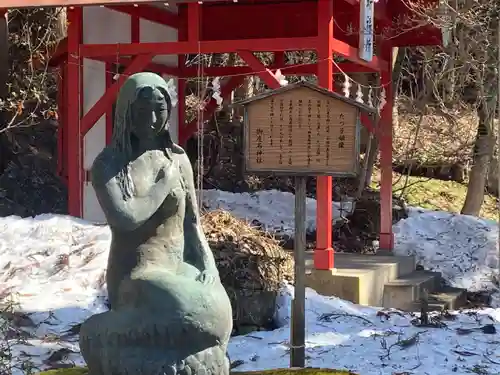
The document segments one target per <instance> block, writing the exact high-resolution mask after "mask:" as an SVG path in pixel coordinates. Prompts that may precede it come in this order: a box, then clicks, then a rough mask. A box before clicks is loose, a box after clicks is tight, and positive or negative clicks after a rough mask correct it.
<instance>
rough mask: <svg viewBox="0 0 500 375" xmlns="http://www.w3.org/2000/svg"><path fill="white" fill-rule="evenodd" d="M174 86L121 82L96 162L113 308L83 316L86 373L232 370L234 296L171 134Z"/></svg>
mask: <svg viewBox="0 0 500 375" xmlns="http://www.w3.org/2000/svg"><path fill="white" fill-rule="evenodd" d="M171 112H172V101H171V96H170V95H169V91H168V85H167V83H166V82H165V81H164V80H163V78H161V77H160V76H158V75H156V74H153V73H137V74H134V75H132V76H130V77H129V78H128V79H127V80H126V81H125V83H124V84H123V86H122V88H121V90H120V92H119V95H118V99H117V103H116V112H115V120H114V128H113V136H112V141H111V142H110V144H109V145H108V146H107V147H106V148H105V149H104V150H103V151H102V152H101V153H100V154H99V155H98V157H97V158H96V160H95V161H94V164H93V166H92V169H91V179H92V185H93V187H94V189H95V192H96V195H97V198H98V201H99V204H100V206H101V207H102V210H103V212H104V214H105V216H106V219H107V223H108V225H109V227H110V228H111V233H112V239H111V248H110V252H109V259H108V266H107V273H106V282H107V289H108V297H109V303H110V311H107V312H104V313H101V314H96V315H93V316H91V317H90V318H89V319H88V320H87V321H85V322H84V323H83V324H82V327H81V331H80V348H81V352H82V355H83V357H84V359H85V361H86V362H87V364H88V367H89V373H90V375H125V374H130V375H140V374H143V375H163V374H166V375H177V374H179V375H202V374H203V375H227V374H229V361H228V358H227V355H226V351H227V345H228V341H229V337H230V335H231V331H232V311H231V304H230V301H229V298H228V296H227V293H226V291H225V289H224V287H223V286H222V284H221V281H220V278H219V274H218V271H217V268H216V264H215V260H214V257H213V255H212V252H211V250H210V248H209V246H208V242H207V240H206V238H205V235H204V233H203V230H202V227H201V224H200V214H199V210H198V207H197V201H196V192H195V188H194V180H193V170H192V167H191V163H190V161H189V158H188V156H187V155H186V153H185V152H184V150H183V149H182V148H181V147H180V146H178V145H176V144H175V143H174V142H173V141H172V138H171V136H170V132H169V119H170V115H171Z"/></svg>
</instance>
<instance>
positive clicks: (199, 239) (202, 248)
mask: <svg viewBox="0 0 500 375" xmlns="http://www.w3.org/2000/svg"><path fill="white" fill-rule="evenodd" d="M182 172H183V173H184V181H185V183H186V185H187V186H186V190H187V194H186V195H187V200H186V215H185V217H184V238H185V245H184V251H185V252H186V254H187V255H188V257H189V260H190V261H191V262H192V264H193V265H194V266H195V267H196V268H198V269H199V270H200V271H201V272H206V273H209V274H214V275H217V277H218V271H217V266H216V264H215V259H214V256H213V253H212V250H211V249H210V246H209V245H208V242H207V239H206V237H205V234H204V233H203V228H202V226H201V220H200V212H199V210H198V203H197V199H196V190H195V187H194V177H193V169H192V167H191V162H190V161H189V158H188V156H187V154H184V160H183V163H182Z"/></svg>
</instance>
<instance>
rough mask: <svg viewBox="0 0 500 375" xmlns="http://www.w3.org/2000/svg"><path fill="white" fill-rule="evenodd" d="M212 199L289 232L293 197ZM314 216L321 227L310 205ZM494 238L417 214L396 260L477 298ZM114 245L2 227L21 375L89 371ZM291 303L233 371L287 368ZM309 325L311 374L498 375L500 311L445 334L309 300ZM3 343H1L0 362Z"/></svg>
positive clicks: (0, 255)
mask: <svg viewBox="0 0 500 375" xmlns="http://www.w3.org/2000/svg"><path fill="white" fill-rule="evenodd" d="M204 198H205V202H206V203H207V205H208V206H209V207H211V208H212V209H213V208H218V207H220V208H225V209H229V210H231V211H233V212H234V213H235V215H236V216H239V217H241V218H246V219H248V220H252V219H257V220H259V221H260V222H262V223H264V224H265V225H267V227H268V228H269V229H270V228H276V227H280V228H284V229H285V230H291V228H292V227H293V206H294V205H293V195H291V194H286V193H278V192H260V193H257V194H246V195H244V194H230V193H224V192H216V191H206V192H205V193H204ZM308 214H309V225H310V226H313V227H314V201H312V200H310V201H308ZM496 230H497V227H496V226H495V224H494V223H491V222H487V221H483V220H480V219H476V218H472V217H466V216H460V215H452V214H449V213H442V212H418V211H415V210H414V211H412V213H411V215H410V217H409V218H408V219H406V220H404V221H402V222H400V223H398V224H397V225H396V226H395V231H396V246H397V250H396V251H397V253H400V254H406V253H408V252H415V253H416V255H417V257H418V259H419V261H420V262H421V263H422V264H423V265H424V266H427V267H433V268H434V269H438V268H439V270H441V271H442V272H443V273H444V274H445V277H446V278H447V279H448V280H449V281H450V282H452V283H454V284H456V285H461V286H470V287H471V288H476V289H478V288H480V287H481V285H483V284H484V283H485V282H484V280H489V278H488V277H489V275H490V274H491V272H492V270H493V267H495V266H496V264H497V262H498V258H497V255H496V254H497V253H496V250H495V248H496V238H497V235H498V233H497V231H496ZM109 240H110V233H109V230H108V228H107V227H106V226H98V225H92V224H89V223H86V222H84V221H82V220H78V219H74V218H70V217H65V216H54V215H41V216H38V217H36V218H32V219H20V218H17V217H7V218H0V270H2V273H1V274H0V298H2V297H5V296H9V297H8V298H7V300H8V301H10V303H12V304H14V305H15V308H16V309H20V310H22V311H24V312H27V313H31V314H29V316H23V315H17V316H16V320H17V325H18V326H20V327H21V328H20V329H21V330H22V331H16V330H15V329H13V328H9V329H6V328H5V327H4V329H3V331H4V335H5V336H6V337H7V338H8V339H9V341H8V343H9V345H10V346H11V347H12V351H13V355H14V358H13V361H12V363H13V364H15V365H17V366H20V364H21V363H22V364H23V366H24V369H17V370H16V371H15V373H16V374H21V373H25V372H26V362H27V361H28V360H30V361H32V362H34V365H36V366H37V367H40V366H41V367H43V366H45V367H47V366H53V365H54V364H55V362H57V361H56V360H57V359H60V358H55V357H57V356H59V357H63V358H64V357H68V358H67V359H66V361H70V362H71V361H72V362H74V363H75V364H77V365H81V364H83V362H82V359H81V357H80V356H79V354H78V340H77V336H76V335H73V334H71V329H72V328H74V327H75V325H77V324H78V323H81V322H82V321H83V320H84V319H85V318H87V317H89V316H90V315H92V314H94V313H97V312H101V311H104V310H106V306H105V289H104V284H103V281H104V279H103V276H104V269H105V266H106V262H107V250H108V246H109ZM464 254H465V255H464ZM467 262H468V263H467ZM473 262H475V264H474V265H473V264H472V263H473ZM472 265H473V266H472ZM486 284H487V286H490V285H491V283H490V284H488V283H487V282H486ZM291 293H292V288H291V287H287V288H286V289H284V290H283V293H282V296H281V298H280V302H279V306H280V308H279V309H278V317H279V320H280V321H281V322H282V324H283V326H282V328H279V329H277V330H275V331H272V332H255V333H252V334H249V335H247V336H243V337H236V338H233V339H232V340H231V343H230V348H229V352H230V356H231V360H232V361H233V362H234V361H239V363H241V365H240V366H239V367H238V368H237V369H238V370H252V369H264V368H275V367H286V366H288V364H289V359H288V347H289V346H288V338H289V321H290V314H289V308H290V298H291V297H290V294H291ZM325 314H326V315H325ZM325 316H326V317H325ZM306 319H307V348H306V355H307V365H308V366H323V367H332V368H348V369H351V370H354V371H356V372H358V373H360V374H362V375H365V374H383V375H392V374H400V375H401V374H419V375H420V374H421V375H424V374H440V375H451V374H468V373H477V374H498V373H500V358H499V356H500V346H499V344H500V341H499V340H498V339H497V337H496V336H497V335H494V334H493V335H492V334H485V333H482V332H481V331H480V330H478V328H481V327H484V326H485V325H487V324H494V326H496V327H498V328H500V326H499V322H500V309H485V310H482V311H479V312H470V313H469V314H465V313H464V314H459V315H457V316H456V319H455V320H450V321H445V323H446V324H447V327H445V328H417V327H415V326H413V325H412V324H411V320H412V318H411V317H410V316H408V315H402V314H398V313H391V314H390V316H389V319H387V316H386V315H384V314H381V313H380V310H379V309H376V308H371V307H360V306H357V305H353V304H351V303H349V302H345V301H342V300H339V299H337V298H326V297H322V296H319V295H317V294H316V293H315V292H314V291H312V290H308V291H307V303H306ZM457 328H460V329H461V331H460V330H459V331H457ZM464 330H465V331H464ZM1 331H2V322H1V321H0V332H1ZM464 333H467V334H464ZM20 336H21V337H22V338H23V339H24V340H25V341H24V342H23V343H20V342H19V337H20ZM4 343H5V341H2V340H0V352H1V350H2V345H3V344H4ZM1 361H2V360H1V358H0V370H1V369H2V368H1V366H2V365H1V363H2V362H1ZM0 372H1V371H0Z"/></svg>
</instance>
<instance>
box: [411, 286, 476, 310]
mask: <svg viewBox="0 0 500 375" xmlns="http://www.w3.org/2000/svg"><path fill="white" fill-rule="evenodd" d="M466 304H467V290H466V289H462V288H454V287H451V286H447V287H442V288H440V289H439V291H437V292H434V293H430V294H429V311H443V310H458V309H459V308H461V307H464V306H465V305H466ZM421 308H422V304H421V303H420V301H414V303H413V306H412V310H411V311H413V312H420V309H421Z"/></svg>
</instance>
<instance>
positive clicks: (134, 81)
mask: <svg viewBox="0 0 500 375" xmlns="http://www.w3.org/2000/svg"><path fill="white" fill-rule="evenodd" d="M171 113H172V100H171V97H170V95H169V86H168V84H167V82H165V80H164V79H163V78H162V77H160V76H159V75H157V74H154V73H137V74H134V75H131V76H130V77H129V78H128V79H127V80H126V81H125V83H124V84H123V86H122V88H121V89H120V92H119V94H118V99H117V102H116V112H115V124H114V129H113V143H114V144H115V145H116V146H117V147H118V148H120V149H121V151H123V152H125V153H126V154H129V155H127V156H130V152H131V147H132V146H131V140H132V138H133V137H136V138H138V139H144V138H155V137H160V138H161V139H162V140H164V141H165V144H166V146H168V144H170V143H172V140H171V138H170V132H169V119H170V115H171Z"/></svg>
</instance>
